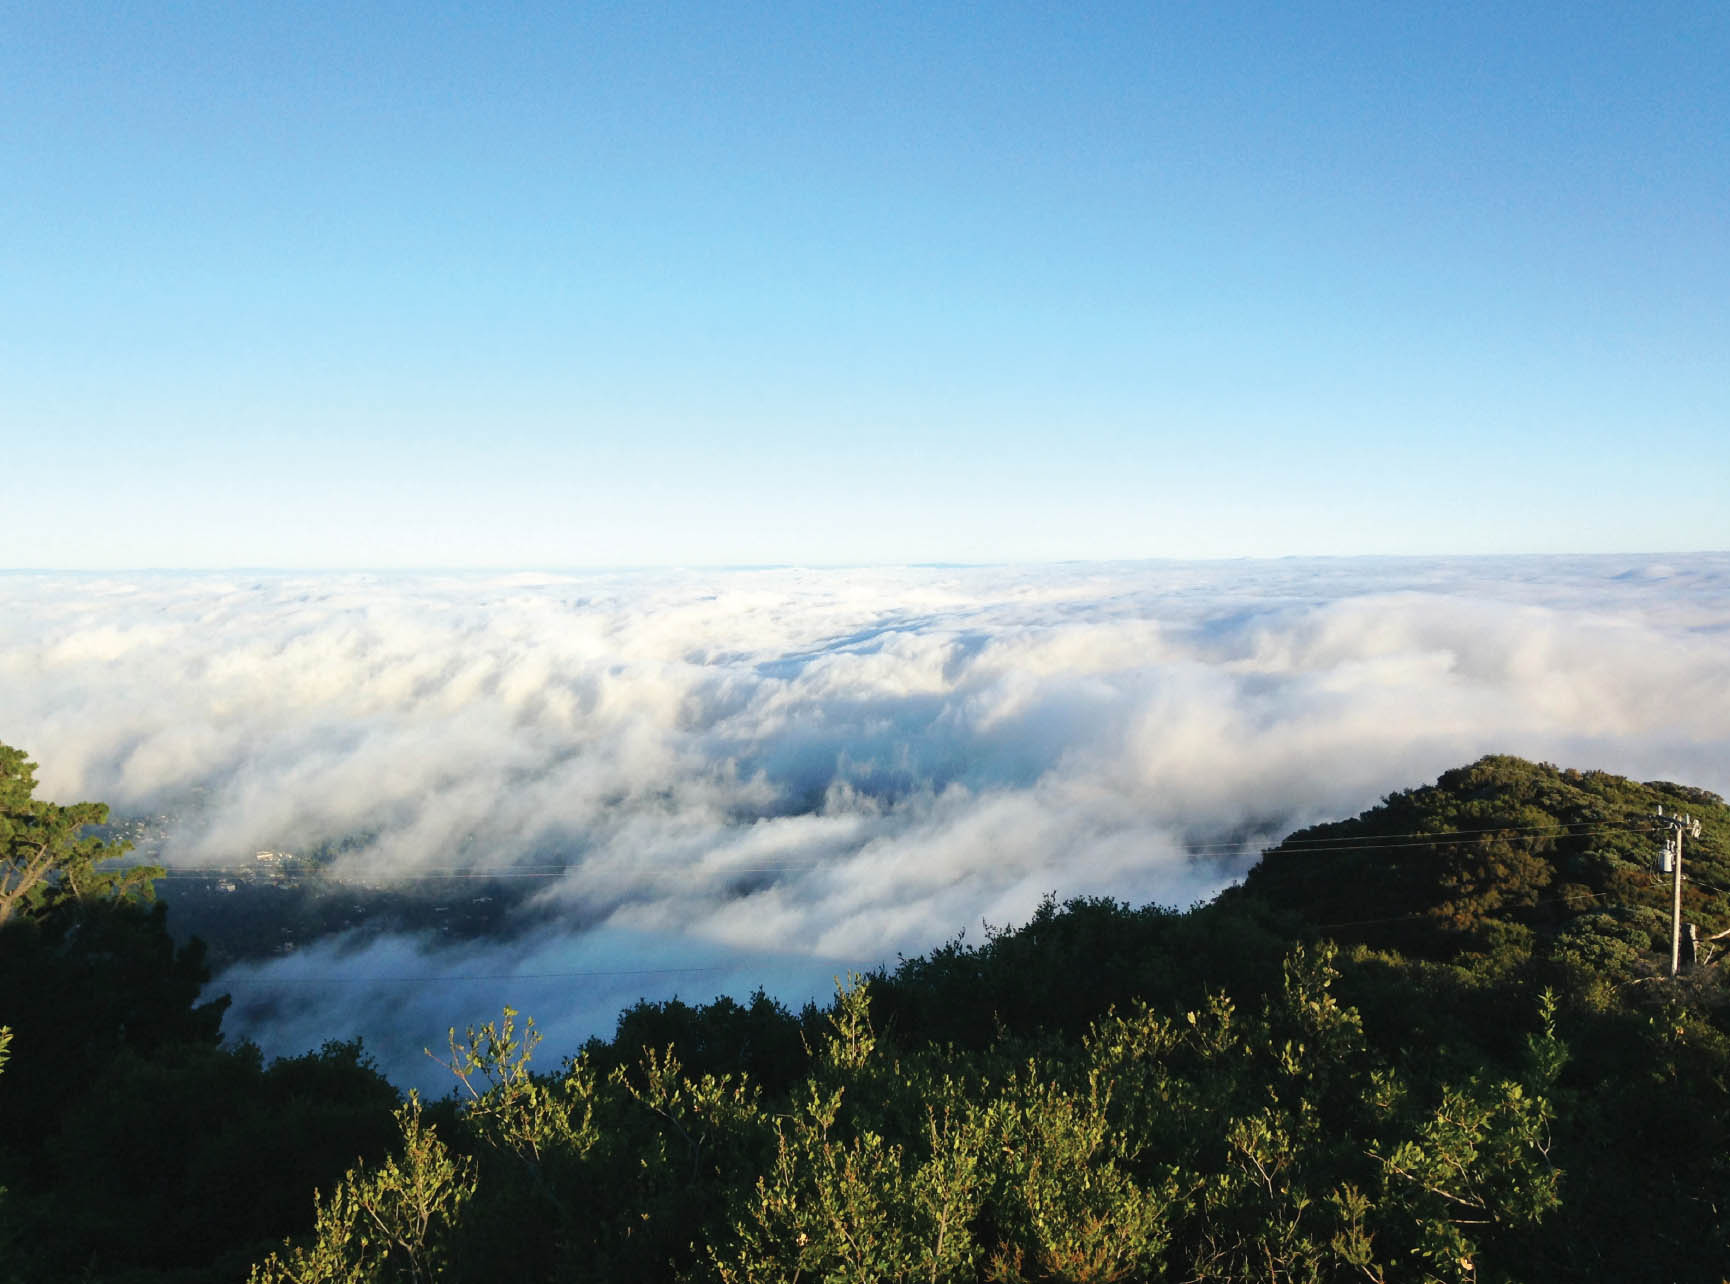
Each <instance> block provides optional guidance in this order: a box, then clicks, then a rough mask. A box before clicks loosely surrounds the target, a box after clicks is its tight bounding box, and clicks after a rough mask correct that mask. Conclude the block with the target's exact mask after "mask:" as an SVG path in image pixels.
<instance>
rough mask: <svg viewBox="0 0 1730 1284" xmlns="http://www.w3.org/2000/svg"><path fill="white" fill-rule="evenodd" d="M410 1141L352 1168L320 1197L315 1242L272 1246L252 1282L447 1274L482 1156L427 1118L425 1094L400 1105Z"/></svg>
mask: <svg viewBox="0 0 1730 1284" xmlns="http://www.w3.org/2000/svg"><path fill="white" fill-rule="evenodd" d="M397 1123H398V1125H399V1126H400V1127H401V1129H402V1146H401V1149H400V1150H399V1151H398V1153H396V1154H394V1155H392V1156H391V1157H390V1158H389V1159H387V1160H386V1161H385V1162H384V1163H383V1164H382V1165H380V1166H379V1167H378V1168H376V1169H374V1170H372V1171H370V1172H362V1171H358V1170H350V1172H349V1173H348V1175H347V1176H345V1177H344V1178H343V1179H342V1181H341V1182H340V1183H339V1184H338V1185H337V1187H336V1189H335V1190H334V1191H332V1192H331V1195H330V1197H329V1198H328V1199H321V1200H319V1201H318V1204H317V1212H316V1214H315V1217H314V1226H313V1234H312V1242H311V1243H310V1245H292V1246H288V1247H285V1248H284V1249H283V1250H282V1251H280V1252H276V1253H272V1254H271V1255H270V1256H269V1257H268V1258H266V1259H265V1260H264V1262H262V1263H261V1264H260V1265H258V1266H256V1267H254V1268H253V1270H252V1271H251V1273H250V1274H249V1275H248V1277H247V1278H248V1281H249V1284H375V1282H377V1284H385V1282H386V1281H391V1282H394V1281H413V1284H423V1282H425V1281H430V1280H437V1279H443V1278H445V1261H446V1241H447V1240H448V1239H449V1237H450V1235H451V1234H452V1232H453V1231H454V1230H455V1228H456V1227H457V1225H458V1219H459V1217H460V1215H461V1212H462V1208H463V1205H464V1204H466V1203H467V1202H468V1200H469V1198H470V1197H471V1196H472V1195H473V1194H474V1190H475V1179H474V1164H473V1162H472V1161H471V1160H468V1159H463V1158H459V1157H456V1156H453V1155H452V1154H451V1153H450V1151H449V1149H448V1148H447V1147H446V1146H445V1145H444V1143H443V1142H441V1141H440V1140H439V1138H438V1136H437V1133H436V1131H435V1130H434V1129H433V1128H432V1127H431V1126H430V1125H427V1124H425V1123H423V1122H422V1119H421V1106H420V1101H419V1099H418V1098H416V1097H414V1096H412V1095H411V1096H410V1097H409V1100H408V1103H407V1104H406V1105H404V1106H403V1107H402V1108H401V1109H400V1110H399V1111H398V1112H397Z"/></svg>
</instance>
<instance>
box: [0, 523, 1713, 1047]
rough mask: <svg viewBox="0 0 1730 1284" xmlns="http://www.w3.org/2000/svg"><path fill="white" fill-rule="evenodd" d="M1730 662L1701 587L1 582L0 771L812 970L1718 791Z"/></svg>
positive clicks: (895, 580) (1615, 578)
mask: <svg viewBox="0 0 1730 1284" xmlns="http://www.w3.org/2000/svg"><path fill="white" fill-rule="evenodd" d="M1727 633H1730V556H1726V555H1721V554H1707V555H1691V556H1686V557H1670V558H1666V559H1665V564H1664V565H1662V566H1658V565H1655V564H1651V563H1649V561H1647V560H1642V559H1638V558H1576V559H1566V558H1532V559H1521V558H1498V559H1467V560H1457V561H1429V560H1426V561H1400V560H1379V559H1363V560H1337V559H1323V560H1311V561H1280V562H1241V563H1191V564H1178V563H1172V564H1161V563H1141V564H1124V565H1087V566H1073V567H1071V566H1057V567H1036V568H1013V567H1009V568H1004V567H998V568H979V569H917V568H913V569H888V570H853V571H846V570H837V571H814V570H798V569H787V570H753V571H735V572H655V573H636V574H586V575H551V574H548V575H521V576H502V575H501V576H486V575H478V574H477V575H441V576H434V575H421V576H389V577H382V576H367V575H356V574H330V575H291V574H271V575H265V576H257V577H245V576H239V575H234V574H226V575H218V574H209V575H170V574H153V575H152V574H143V575H136V576H92V575H82V576H81V575H29V574H13V575H7V576H3V577H0V738H4V739H5V741H6V742H7V743H12V744H16V745H18V746H20V747H23V748H25V749H27V750H28V751H29V752H30V753H31V754H32V756H33V757H35V758H36V759H37V760H38V761H39V762H40V763H41V764H42V770H41V773H40V774H41V779H42V782H43V787H44V792H45V793H46V794H48V795H49V796H52V797H56V798H60V799H64V800H71V799H73V798H99V799H103V800H106V801H109V802H110V803H112V804H114V805H115V806H116V807H117V809H119V810H122V811H126V810H136V809H142V808H146V807H149V806H152V805H153V804H156V803H159V802H162V801H164V800H168V801H175V800H179V802H180V803H181V804H183V805H184V803H185V800H187V799H196V800H198V807H197V809H196V810H195V811H193V812H190V813H189V814H188V816H187V819H186V823H185V824H184V825H183V827H182V829H181V831H180V832H179V833H177V834H176V835H175V837H174V840H173V842H172V843H171V845H170V847H169V849H168V850H167V852H166V853H165V855H166V857H167V858H168V859H169V860H171V861H173V862H175V863H183V864H221V863H225V862H229V861H232V860H234V859H235V858H236V857H238V856H241V855H244V854H246V853H249V852H251V851H253V850H255V849H257V848H260V847H282V846H287V847H291V848H293V847H297V846H305V845H309V844H312V843H315V842H317V841H320V840H323V839H338V838H343V837H346V836H351V835H354V834H357V833H365V834H369V835H371V836H372V837H371V839H370V841H369V842H368V843H367V844H366V845H365V846H364V847H362V848H361V849H359V850H357V851H356V852H354V853H353V854H352V855H351V856H349V857H347V858H345V859H346V860H347V862H348V865H349V867H350V868H352V869H355V870H357V871H362V872H364V873H366V874H367V875H368V876H369V877H379V878H384V877H393V876H401V875H407V874H413V873H415V872H416V871H418V870H424V869H433V868H445V867H450V866H453V865H461V866H481V867H487V868H493V867H503V866H508V865H511V864H513V863H517V862H522V861H537V862H545V861H547V860H548V859H557V860H559V861H561V862H568V863H570V864H571V865H572V866H573V868H572V869H571V871H570V873H569V874H568V876H567V877H566V878H564V879H563V880H562V881H560V882H558V883H557V884H556V885H554V886H552V887H550V888H549V889H548V891H547V893H546V894H547V896H548V897H549V898H553V899H556V900H557V901H558V902H559V903H560V904H562V905H565V906H568V907H569V908H570V909H571V910H572V911H573V916H574V918H576V919H577V920H579V921H581V922H583V923H585V924H588V925H591V926H590V927H589V928H588V929H585V935H584V937H583V940H584V942H586V943H585V944H583V945H582V946H581V949H582V950H584V951H591V952H592V951H594V950H597V949H601V944H599V943H604V942H606V941H614V942H617V941H620V940H627V939H628V940H632V941H637V942H642V941H646V940H652V941H654V942H657V943H658V944H657V945H656V946H655V949H656V950H659V951H662V952H665V951H666V950H669V949H673V948H674V947H675V945H676V948H677V950H678V951H685V952H688V951H692V950H695V951H697V952H698V953H701V951H702V950H704V949H709V950H711V951H713V952H715V956H716V957H719V958H726V959H734V958H740V957H770V956H773V957H775V958H778V959H784V958H799V957H803V958H806V959H809V960H810V961H811V965H812V967H814V968H816V969H818V970H821V969H822V968H823V967H826V966H828V965H829V964H830V963H835V962H837V961H844V962H846V963H850V964H851V963H857V962H859V961H864V960H871V959H880V958H885V957H892V956H893V954H894V952H895V951H896V950H918V949H924V948H926V947H928V946H930V945H931V944H933V943H935V942H936V941H938V940H941V939H943V938H945V937H947V936H950V935H952V934H953V933H954V932H955V931H957V930H960V929H961V928H963V927H966V926H968V925H969V924H976V923H977V922H978V920H979V918H980V917H981V916H984V917H987V918H989V919H991V920H993V921H999V922H1001V921H1009V920H1015V919H1019V918H1024V917H1025V916H1026V914H1027V913H1028V912H1029V911H1030V910H1031V909H1032V907H1033V906H1034V905H1035V904H1036V903H1037V900H1038V898H1039V896H1040V895H1042V894H1043V893H1045V892H1047V891H1056V892H1058V893H1059V894H1060V895H1069V894H1073V893H1079V892H1105V893H1112V894H1116V895H1120V896H1124V897H1126V898H1129V899H1132V900H1142V899H1159V900H1163V901H1167V902H1172V903H1187V902H1188V901H1190V900H1193V899H1195V898H1196V897H1199V896H1203V895H1206V894H1208V893H1210V892H1212V891H1213V890H1216V889H1217V888H1218V887H1219V886H1221V885H1223V883H1225V882H1227V881H1229V880H1230V879H1231V878H1233V877H1235V876H1236V875H1237V874H1239V873H1241V871H1242V869H1243V867H1244V865H1245V863H1246V862H1247V861H1248V860H1250V859H1253V856H1254V853H1255V851H1256V850H1257V849H1258V847H1259V845H1260V844H1261V843H1262V842H1265V841H1268V840H1270V839H1272V838H1275V837H1277V836H1278V834H1279V833H1280V832H1281V831H1283V830H1284V829H1286V828H1289V827H1291V826H1294V825H1297V824H1302V823H1306V822H1308V821H1312V820H1315V819H1319V818H1324V817H1332V816H1339V815H1343V814H1350V813H1352V812H1355V811H1357V810H1359V809H1361V808H1363V807H1364V806H1366V805H1368V804H1370V803H1372V802H1373V801H1375V799H1376V798H1377V797H1378V796H1379V795H1381V794H1383V793H1386V792H1387V791H1389V790H1392V789H1396V788H1402V787H1405V786H1407V785H1411V784H1414V783H1418V782H1420V781H1423V780H1426V779H1429V778H1432V777H1433V776H1435V775H1436V774H1437V773H1438V772H1439V771H1441V770H1444V769H1446V768H1448V767H1450V766H1454V765H1457V764H1459V763H1461V762H1464V761H1468V760H1470V759H1471V758H1473V757H1476V756H1477V755H1479V754H1482V753H1485V752H1492V751H1507V752H1513V753H1520V754H1524V755H1526V756H1530V757H1537V758H1544V759H1548V760H1551V761H1557V762H1562V763H1567V764H1570V765H1577V766H1583V767H1586V766H1590V767H1603V768H1606V769H1609V770H1613V771H1619V772H1625V773H1628V774H1632V775H1635V776H1639V777H1643V778H1650V777H1659V776H1662V777H1667V778H1671V779H1678V780H1685V781H1688V782H1691V783H1695V784H1699V785H1703V786H1705V787H1707V788H1710V789H1715V790H1718V791H1719V792H1730V778H1727V777H1726V774H1725V773H1726V768H1725V766H1724V764H1725V763H1726V762H1727V761H1730V754H1727V753H1726V750H1727V749H1730V647H1727V646H1726V645H1725V639H1726V635H1727ZM199 791H201V792H199ZM1222 836H1224V837H1228V838H1231V839H1233V840H1236V841H1237V843H1238V846H1237V847H1236V849H1235V850H1228V851H1226V852H1225V854H1223V855H1220V854H1218V853H1217V852H1216V854H1215V857H1214V858H1210V859H1208V860H1205V861H1202V860H1196V859H1192V858H1191V857H1190V856H1188V855H1186V852H1187V851H1189V850H1191V849H1192V848H1193V847H1194V845H1195V844H1197V843H1199V842H1203V841H1214V840H1217V839H1219V838H1221V837H1222ZM596 923H600V924H602V925H603V926H602V928H601V929H600V931H599V932H598V933H597V931H596V930H595V929H594V928H593V926H592V925H594V924H596ZM620 933H629V934H631V935H629V936H621V935H619V934H620ZM609 934H610V935H609ZM670 943H671V944H670ZM377 948H383V947H377ZM400 948H403V949H407V948H409V947H408V946H407V945H402V946H401V947H400ZM537 948H541V947H537ZM544 948H547V949H566V950H569V949H576V948H578V946H577V945H576V944H575V943H574V942H568V943H566V944H564V945H558V944H557V943H552V944H546V945H545V946H544ZM603 953H604V951H603ZM584 957H585V958H599V957H601V955H599V954H593V953H585V955H584ZM681 957H683V955H682V954H681ZM423 964H424V960H423V961H422V963H417V964H416V966H422V965H423ZM371 965H372V964H371V962H368V963H366V966H371ZM425 965H426V966H430V964H425ZM441 966H442V965H441ZM687 992H688V991H687ZM609 1001H610V1000H609ZM558 1019H561V1020H562V1019H563V1018H562V1017H561V1018H558ZM609 1021H610V1015H609V1016H608V1018H607V1020H602V1021H599V1022H598V1023H594V1024H593V1026H592V1027H591V1028H605V1026H606V1025H607V1024H608V1023H609Z"/></svg>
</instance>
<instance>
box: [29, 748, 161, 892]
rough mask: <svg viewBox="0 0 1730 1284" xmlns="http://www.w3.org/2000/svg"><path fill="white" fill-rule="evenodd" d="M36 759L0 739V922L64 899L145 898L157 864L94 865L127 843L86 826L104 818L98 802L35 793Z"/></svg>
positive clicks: (122, 850) (126, 848)
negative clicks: (68, 801) (55, 799)
mask: <svg viewBox="0 0 1730 1284" xmlns="http://www.w3.org/2000/svg"><path fill="white" fill-rule="evenodd" d="M35 792H36V764H35V763H33V762H31V761H30V760H29V759H28V758H27V757H26V756H25V755H24V752H23V751H22V750H20V749H14V748H12V747H11V746H9V745H3V744H0V927H4V926H5V925H6V923H7V921H8V920H9V919H11V918H13V917H14V916H17V915H25V914H41V913H44V912H46V911H48V910H52V909H53V908H54V907H56V906H57V905H61V904H65V903H66V902H69V901H70V902H77V901H85V900H92V899H97V898H100V897H105V896H120V897H128V896H130V897H138V898H141V899H144V900H149V899H150V897H151V896H152V894H153V892H154V887H155V884H154V882H153V881H152V880H154V879H156V878H159V877H161V875H162V871H161V870H160V869H158V868H155V867H154V866H145V865H133V866H128V867H123V868H115V869H107V870H103V869H99V868H98V866H100V865H102V864H105V863H107V862H109V861H112V860H115V859H116V858H118V857H121V856H124V855H125V854H126V853H127V852H128V851H130V850H132V846H131V844H130V843H105V842H103V841H102V840H100V839H98V838H95V837H89V836H86V835H85V834H84V832H83V831H84V829H85V828H86V827H87V826H90V825H102V824H106V823H107V821H108V808H107V807H105V806H104V805H103V804H101V803H88V802H86V803H73V804H72V805H70V806H60V805H58V804H55V803H50V802H43V801H42V800H40V799H38V798H36V797H34V794H35Z"/></svg>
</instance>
